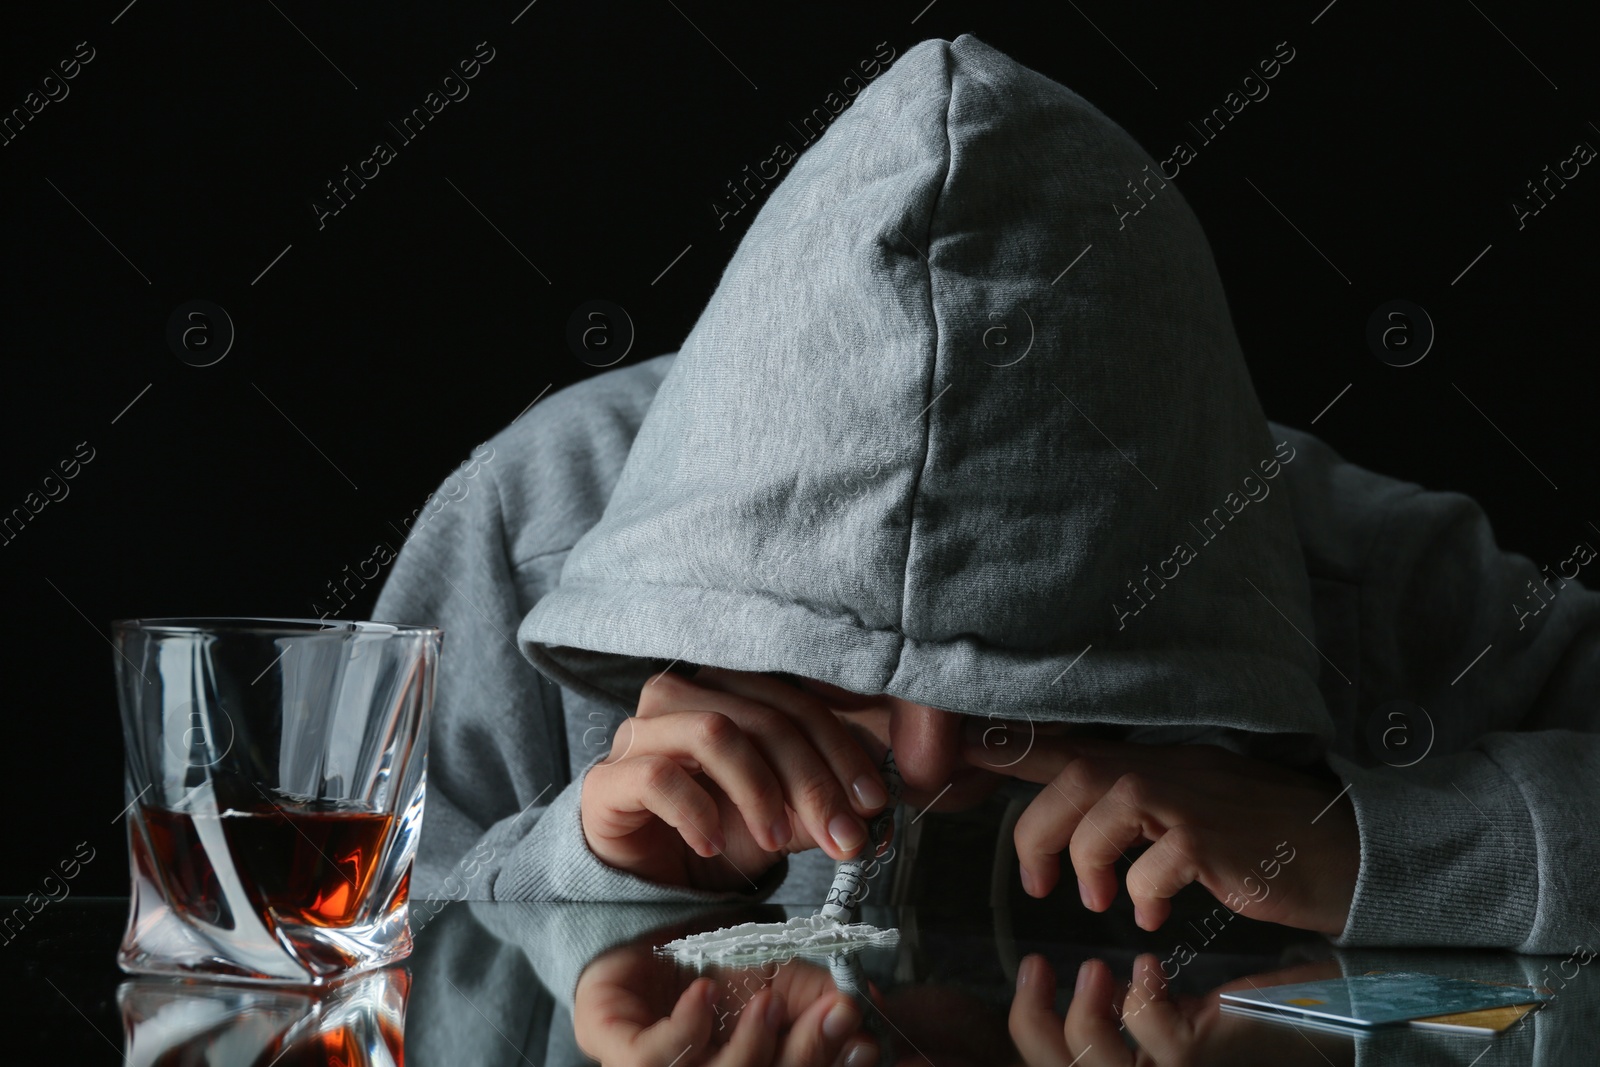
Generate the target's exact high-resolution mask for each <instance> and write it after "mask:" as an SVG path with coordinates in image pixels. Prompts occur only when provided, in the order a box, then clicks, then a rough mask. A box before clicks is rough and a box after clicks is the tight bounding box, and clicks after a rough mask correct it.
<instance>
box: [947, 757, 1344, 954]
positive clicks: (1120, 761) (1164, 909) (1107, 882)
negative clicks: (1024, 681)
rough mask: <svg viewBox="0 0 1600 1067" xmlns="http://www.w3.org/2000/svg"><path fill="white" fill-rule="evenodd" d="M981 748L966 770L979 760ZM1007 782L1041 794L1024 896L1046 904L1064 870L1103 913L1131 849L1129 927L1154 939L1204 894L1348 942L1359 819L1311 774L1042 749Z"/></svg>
mask: <svg viewBox="0 0 1600 1067" xmlns="http://www.w3.org/2000/svg"><path fill="white" fill-rule="evenodd" d="M980 752H981V750H980V749H979V748H978V746H977V743H976V741H975V738H974V737H972V736H970V731H969V738H968V747H967V757H968V759H969V760H972V759H981V754H980ZM1007 773H1008V774H1011V775H1014V776H1015V777H1018V778H1023V779H1026V780H1027V781H1031V782H1039V783H1041V784H1045V785H1047V788H1045V789H1044V790H1042V791H1041V792H1040V793H1039V795H1038V796H1037V797H1035V798H1034V800H1033V802H1032V803H1031V804H1029V806H1028V808H1027V810H1026V811H1024V812H1023V813H1022V817H1021V818H1020V819H1019V820H1018V821H1017V828H1016V844H1017V855H1018V859H1019V861H1020V864H1021V868H1022V885H1023V888H1024V889H1026V890H1027V892H1028V893H1029V894H1030V895H1032V896H1036V897H1043V896H1046V895H1048V894H1049V892H1050V891H1051V890H1052V889H1053V888H1054V887H1055V884H1056V882H1057V880H1058V878H1059V877H1060V853H1061V852H1062V851H1063V850H1065V851H1066V852H1067V853H1068V855H1069V856H1070V858H1071V860H1072V866H1073V868H1074V869H1075V871H1076V873H1077V877H1078V882H1079V891H1080V895H1081V896H1082V897H1083V902H1084V905H1085V906H1086V907H1088V908H1089V909H1090V910H1092V911H1105V910H1106V909H1107V908H1109V907H1110V906H1111V902H1112V900H1113V898H1115V896H1116V894H1117V877H1116V871H1115V864H1116V862H1117V860H1118V859H1119V858H1121V856H1122V854H1123V852H1124V850H1125V849H1127V848H1129V847H1130V846H1134V845H1137V844H1139V843H1141V842H1153V844H1152V845H1151V847H1150V848H1149V849H1147V850H1146V851H1145V853H1144V855H1142V856H1140V857H1139V858H1138V859H1137V860H1136V861H1134V863H1133V865H1132V867H1131V868H1130V869H1129V870H1128V877H1127V885H1128V894H1129V896H1131V897H1132V898H1133V904H1134V917H1135V921H1137V922H1138V924H1139V925H1140V926H1141V927H1143V928H1144V929H1146V930H1155V929H1157V928H1159V927H1160V926H1161V924H1162V923H1163V922H1165V921H1166V919H1167V917H1168V915H1170V914H1171V911H1172V906H1171V904H1170V903H1169V900H1170V898H1171V897H1172V896H1173V895H1174V894H1175V893H1177V892H1178V890H1180V889H1182V888H1183V887H1184V886H1186V885H1188V884H1189V883H1190V882H1199V883H1200V884H1201V885H1203V886H1204V887H1205V888H1206V889H1208V890H1210V892H1211V894H1212V895H1213V896H1215V897H1216V898H1217V899H1218V900H1220V901H1222V903H1223V904H1224V905H1226V906H1227V907H1228V908H1230V909H1232V910H1233V911H1236V912H1240V913H1241V914H1245V915H1248V916H1250V917H1251V918H1253V919H1261V920H1263V921H1266V922H1275V923H1282V924H1283V925H1285V926H1293V927H1297V928H1300V929H1303V930H1316V931H1318V932H1321V933H1325V934H1331V935H1337V934H1339V933H1340V932H1341V931H1343V929H1344V924H1345V921H1346V919H1347V918H1348V917H1349V914H1350V901H1351V898H1352V897H1353V896H1354V894H1355V885H1356V875H1357V873H1358V871H1359V869H1360V865H1361V843H1360V833H1359V831H1358V830H1357V828H1356V820H1355V812H1354V809H1353V808H1352V807H1351V806H1350V802H1349V801H1348V800H1344V799H1342V797H1340V795H1339V794H1338V793H1337V791H1336V790H1335V789H1333V788H1332V787H1330V786H1328V785H1326V784H1324V783H1323V782H1321V781H1318V780H1317V779H1314V778H1311V777H1310V776H1308V775H1303V774H1300V773H1298V772H1296V771H1292V770H1288V769H1287V768H1283V767H1278V766H1275V765H1273V764H1270V763H1265V762H1263V761H1261V760H1256V759H1251V758H1249V757H1246V756H1240V755H1237V754H1235V753H1232V752H1229V751H1227V750H1226V749H1221V748H1217V747H1216V746H1214V745H1142V744H1133V743H1129V742H1121V741H1100V740H1078V739H1073V738H1071V737H1063V736H1040V737H1038V738H1036V739H1035V741H1034V745H1033V748H1032V750H1031V751H1029V753H1028V754H1027V756H1026V757H1024V758H1023V759H1022V760H1020V761H1019V762H1018V763H1017V764H1015V765H1014V766H1012V767H1011V768H1009V769H1008V771H1007Z"/></svg>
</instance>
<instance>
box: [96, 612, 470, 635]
mask: <svg viewBox="0 0 1600 1067" xmlns="http://www.w3.org/2000/svg"><path fill="white" fill-rule="evenodd" d="M111 628H112V629H113V630H138V631H143V632H145V633H164V634H204V633H240V634H243V633H250V634H272V635H275V636H280V637H315V636H317V635H319V634H350V633H363V634H377V635H382V634H393V635H396V636H399V635H405V636H433V637H440V636H443V634H444V630H443V628H441V627H438V626H426V625H419V624H413V623H396V622H372V621H370V620H364V619H295V618H279V617H260V618H257V617H251V616H243V615H214V616H207V615H196V616H171V617H161V618H136V619H114V620H112V623H111Z"/></svg>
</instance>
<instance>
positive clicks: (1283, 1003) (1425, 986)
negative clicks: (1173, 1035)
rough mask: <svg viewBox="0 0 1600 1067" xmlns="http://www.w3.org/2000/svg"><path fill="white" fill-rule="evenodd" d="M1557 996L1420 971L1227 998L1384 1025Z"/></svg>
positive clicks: (1262, 990)
mask: <svg viewBox="0 0 1600 1067" xmlns="http://www.w3.org/2000/svg"><path fill="white" fill-rule="evenodd" d="M1551 995H1552V994H1549V993H1545V992H1543V991H1541V990H1538V989H1535V988H1533V987H1532V986H1508V985H1494V984H1490V983H1487V982H1473V981H1468V980H1467V979H1464V978H1445V977H1442V976H1441V975H1436V974H1422V973H1419V972H1415V971H1389V972H1383V973H1379V974H1362V975H1355V976H1353V977H1349V978H1329V979H1325V980H1323V981H1319V982H1297V983H1295V984H1293V985H1280V986H1266V987H1252V988H1251V989H1248V990H1241V991H1237V992H1232V993H1224V994H1222V1000H1223V1001H1224V1002H1227V1003H1232V1004H1239V1005H1244V1006H1247V1007H1251V1008H1254V1009H1256V1010H1258V1011H1268V1012H1275V1013H1277V1014H1279V1015H1285V1016H1290V1017H1294V1016H1300V1017H1304V1018H1308V1019H1325V1020H1329V1021H1332V1022H1338V1023H1345V1024H1347V1025H1355V1026H1382V1025H1384V1024H1386V1023H1400V1022H1409V1021H1410V1020H1412V1019H1425V1018H1431V1017H1435V1016H1440V1015H1455V1014H1460V1013H1464V1012H1477V1011H1481V1010H1483V1009H1485V1008H1499V1007H1506V1006H1508V1005H1514V1004H1539V1003H1541V1002H1543V1001H1546V1000H1549V999H1550V997H1551Z"/></svg>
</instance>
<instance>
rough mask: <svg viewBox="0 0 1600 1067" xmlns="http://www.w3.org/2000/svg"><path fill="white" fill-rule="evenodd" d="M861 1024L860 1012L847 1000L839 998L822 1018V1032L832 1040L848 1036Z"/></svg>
mask: <svg viewBox="0 0 1600 1067" xmlns="http://www.w3.org/2000/svg"><path fill="white" fill-rule="evenodd" d="M860 1025H861V1013H860V1012H859V1011H857V1010H856V1006H855V1005H854V1004H853V1003H851V1002H850V1001H848V1000H841V1001H839V1003H837V1004H835V1005H834V1006H833V1007H831V1008H829V1009H828V1014H827V1015H825V1016H823V1018H822V1033H823V1034H824V1035H825V1036H827V1037H829V1038H831V1039H833V1040H834V1041H839V1040H842V1039H843V1038H845V1037H848V1036H849V1035H850V1034H851V1033H852V1032H853V1031H854V1030H855V1028H856V1027H858V1026H860Z"/></svg>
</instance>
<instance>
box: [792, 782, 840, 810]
mask: <svg viewBox="0 0 1600 1067" xmlns="http://www.w3.org/2000/svg"><path fill="white" fill-rule="evenodd" d="M792 794H793V795H792V798H791V799H792V800H793V801H794V805H795V807H797V808H799V809H801V810H802V811H818V812H822V813H824V814H826V813H827V812H828V811H829V810H831V809H832V808H833V807H834V806H835V805H836V804H837V803H838V800H839V796H840V793H839V788H838V783H837V782H835V781H834V780H833V775H831V774H807V775H805V776H804V777H802V778H801V779H800V780H799V781H797V782H796V783H795V784H794V787H793V790H792Z"/></svg>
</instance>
